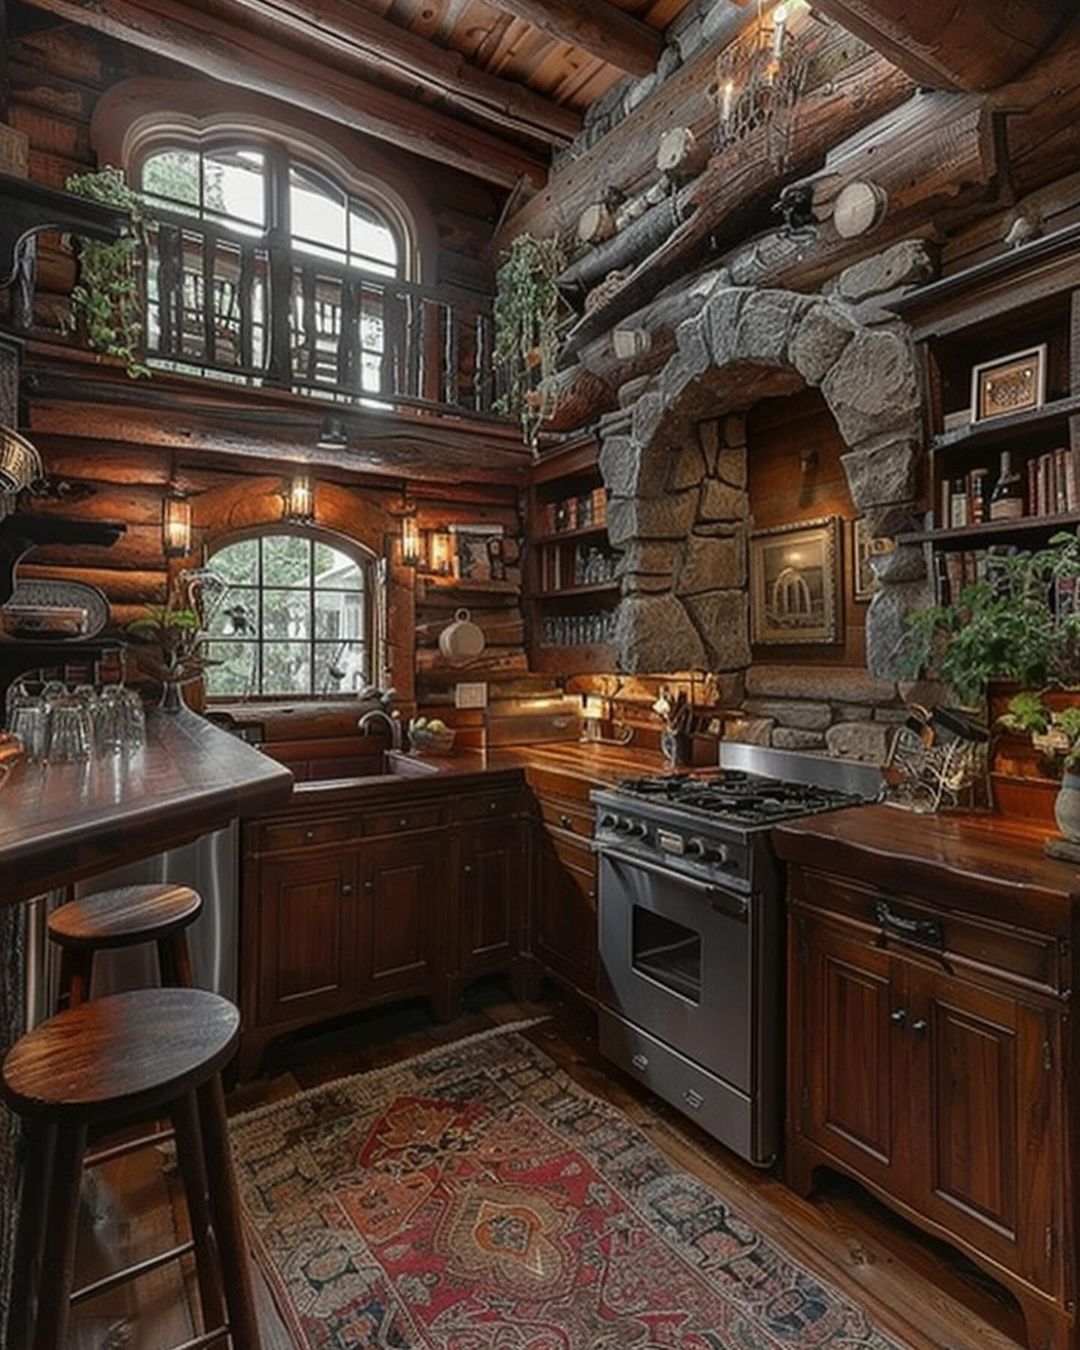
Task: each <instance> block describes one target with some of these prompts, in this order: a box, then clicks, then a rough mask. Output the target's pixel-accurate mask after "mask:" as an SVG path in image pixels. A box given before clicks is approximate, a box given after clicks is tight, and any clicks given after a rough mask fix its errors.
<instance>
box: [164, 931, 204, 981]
mask: <svg viewBox="0 0 1080 1350" xmlns="http://www.w3.org/2000/svg"><path fill="white" fill-rule="evenodd" d="M157 949H158V965H159V967H160V968H161V983H162V984H163V985H170V986H172V987H173V988H177V989H193V988H194V987H195V978H194V976H193V974H192V971H191V953H190V951H189V950H188V941H187V935H186V934H185V933H184V932H183V930H181V931H180V932H179V933H170V934H169V936H168V937H167V938H162V939H161V941H160V942H159V943H158V944H157Z"/></svg>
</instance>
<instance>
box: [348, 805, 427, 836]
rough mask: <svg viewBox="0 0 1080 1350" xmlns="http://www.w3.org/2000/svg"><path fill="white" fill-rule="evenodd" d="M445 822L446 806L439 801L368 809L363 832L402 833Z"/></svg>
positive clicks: (375, 833)
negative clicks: (394, 807)
mask: <svg viewBox="0 0 1080 1350" xmlns="http://www.w3.org/2000/svg"><path fill="white" fill-rule="evenodd" d="M445 824H446V807H445V806H444V805H443V804H442V803H440V802H432V803H429V804H428V805H426V806H399V807H397V808H396V809H388V810H385V811H369V812H367V813H366V814H365V816H364V833H365V834H366V835H377V834H402V833H404V832H405V831H409V832H412V831H414V830H434V829H438V827H439V826H440V825H445Z"/></svg>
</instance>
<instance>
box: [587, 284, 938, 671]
mask: <svg viewBox="0 0 1080 1350" xmlns="http://www.w3.org/2000/svg"><path fill="white" fill-rule="evenodd" d="M877 315H878V317H885V316H882V314H881V311H880V310H879V311H877ZM676 337H677V342H676V350H675V353H674V355H673V356H672V357H671V359H670V360H669V361H668V363H667V365H666V366H665V367H664V368H663V370H661V371H660V372H659V374H657V375H656V376H655V377H654V378H653V379H652V380H651V381H650V382H649V384H648V385H647V386H646V388H645V389H644V391H643V392H642V393H641V394H640V396H639V397H638V399H637V401H636V403H635V405H634V408H633V412H632V414H631V417H630V422H629V426H628V427H627V425H626V423H625V421H623V422H622V423H621V424H620V425H618V426H616V427H612V428H611V429H610V430H609V433H608V434H603V433H602V441H601V447H600V470H601V473H602V475H603V478H604V482H605V485H606V486H607V488H608V490H609V492H610V503H609V508H608V533H609V536H610V539H611V543H612V545H613V546H614V547H615V548H617V549H619V550H620V551H621V552H622V559H621V567H620V572H621V577H622V587H623V595H622V600H621V602H620V606H619V616H618V625H617V633H616V645H617V648H618V652H619V664H620V669H621V670H623V671H626V672H628V673H648V672H658V671H684V670H710V671H736V670H741V669H743V668H745V667H747V666H749V665H750V640H749V615H748V581H747V555H748V548H747V537H748V531H749V524H750V511H749V499H748V496H747V490H746V488H747V463H746V456H747V449H746V435H745V416H744V415H745V412H746V411H747V410H748V409H749V408H750V407H751V406H752V405H753V404H755V403H757V402H759V401H760V400H761V399H763V398H769V397H775V396H778V395H785V394H793V393H796V392H798V391H799V390H801V389H803V388H805V387H806V386H808V385H809V386H812V387H814V388H818V389H820V390H821V393H822V395H823V396H824V398H825V401H826V403H827V405H828V407H829V409H830V411H831V412H832V415H833V417H834V418H835V419H836V423H837V426H838V427H839V430H840V434H841V436H842V437H843V440H844V442H845V444H846V446H847V450H846V452H845V454H844V456H843V464H844V469H845V472H846V474H847V479H848V485H849V488H850V491H851V496H852V500H853V501H854V504H855V507H856V509H857V510H858V511H859V513H860V514H861V515H865V516H866V517H867V518H868V520H869V523H870V528H871V529H872V530H873V532H874V533H875V534H879V535H885V536H888V535H893V534H896V533H898V532H900V531H902V530H905V529H910V528H911V527H912V526H913V524H914V522H915V517H916V493H917V490H918V469H919V458H920V454H921V436H922V432H921V427H922V416H921V403H920V385H919V378H918V374H917V369H916V365H915V358H914V353H913V350H912V346H911V342H910V339H909V337H908V334H907V332H906V330H905V329H904V328H903V327H902V326H900V325H898V324H895V323H883V324H875V325H873V326H871V325H868V324H867V323H865V322H864V321H862V320H861V319H860V318H859V317H858V314H857V312H856V310H855V309H854V308H853V307H852V306H850V305H848V304H845V303H844V302H842V301H841V300H839V299H837V298H833V297H830V296H806V295H799V294H796V293H794V292H791V291H779V290H758V289H753V288H743V287H732V286H722V285H721V286H718V287H717V289H716V290H714V291H713V293H712V295H711V296H710V298H709V300H708V301H707V303H706V304H705V306H704V308H703V309H702V310H701V312H700V313H699V314H697V315H696V316H695V317H694V318H692V319H688V320H687V321H685V322H684V323H683V324H681V325H680V327H679V329H678V331H677V335H676ZM878 576H879V580H880V582H881V588H880V590H879V591H878V593H877V595H875V597H874V600H873V602H872V604H871V606H870V609H869V611H868V615H867V652H868V665H869V668H870V671H871V673H872V674H873V675H875V676H878V677H879V678H882V679H890V680H895V679H898V678H899V677H900V675H901V661H902V652H903V647H904V639H905V634H906V624H905V617H906V615H908V614H909V613H911V612H912V611H913V610H915V609H918V608H920V607H921V606H923V605H924V604H926V603H927V600H928V593H927V580H926V562H925V557H924V555H923V552H922V550H921V549H919V548H913V547H903V548H899V549H897V550H895V551H894V552H893V553H891V554H886V555H884V557H883V558H882V559H881V560H880V562H879V564H878Z"/></svg>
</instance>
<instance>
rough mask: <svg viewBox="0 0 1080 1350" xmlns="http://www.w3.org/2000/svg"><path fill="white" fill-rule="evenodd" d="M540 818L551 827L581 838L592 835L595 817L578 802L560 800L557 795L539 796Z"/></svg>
mask: <svg viewBox="0 0 1080 1350" xmlns="http://www.w3.org/2000/svg"><path fill="white" fill-rule="evenodd" d="M540 818H541V819H542V820H543V822H544V824H545V825H549V826H550V827H551V828H552V829H555V830H564V831H565V832H566V833H567V834H576V835H578V836H579V837H580V838H582V839H591V838H592V837H593V822H594V820H595V817H594V815H593V813H592V812H591V811H586V810H585V809H584V807H582V805H581V804H580V803H579V802H567V801H561V800H560V799H559V798H557V797H541V798H540Z"/></svg>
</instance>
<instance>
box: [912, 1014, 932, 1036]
mask: <svg viewBox="0 0 1080 1350" xmlns="http://www.w3.org/2000/svg"><path fill="white" fill-rule="evenodd" d="M929 1030H930V1023H929V1022H924V1021H923V1019H922V1018H921V1017H920V1018H919V1020H918V1021H917V1022H912V1024H911V1034H912V1035H913V1036H925V1035H926V1033H927V1032H928V1031H929Z"/></svg>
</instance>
